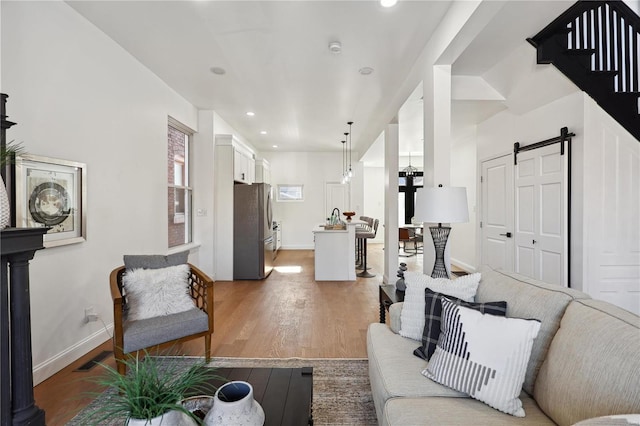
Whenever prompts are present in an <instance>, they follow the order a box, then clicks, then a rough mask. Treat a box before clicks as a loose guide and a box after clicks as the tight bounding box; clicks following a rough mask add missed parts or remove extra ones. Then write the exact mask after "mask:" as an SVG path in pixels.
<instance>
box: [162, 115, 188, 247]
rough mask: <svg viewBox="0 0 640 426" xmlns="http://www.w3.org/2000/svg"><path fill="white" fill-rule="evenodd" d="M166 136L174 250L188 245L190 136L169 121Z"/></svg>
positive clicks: (185, 129) (171, 242) (170, 219)
mask: <svg viewBox="0 0 640 426" xmlns="http://www.w3.org/2000/svg"><path fill="white" fill-rule="evenodd" d="M167 134H168V138H167V139H168V143H167V160H168V173H167V177H168V184H169V185H168V189H169V190H168V197H167V202H168V205H167V211H168V226H169V247H176V246H180V245H183V244H189V243H190V242H191V241H192V238H191V193H192V188H191V186H190V182H189V145H190V142H191V137H192V135H193V132H192V131H191V130H189V129H188V128H187V127H185V126H183V125H181V124H180V123H178V122H177V121H175V120H173V119H172V118H169V125H168V132H167Z"/></svg>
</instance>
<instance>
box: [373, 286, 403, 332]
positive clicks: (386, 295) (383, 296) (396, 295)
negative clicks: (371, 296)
mask: <svg viewBox="0 0 640 426" xmlns="http://www.w3.org/2000/svg"><path fill="white" fill-rule="evenodd" d="M379 298H380V323H382V324H384V323H385V322H386V315H385V314H386V311H388V310H389V306H391V305H393V304H394V303H398V302H404V292H403V291H398V290H396V286H395V284H386V285H384V284H383V285H381V286H380V294H379Z"/></svg>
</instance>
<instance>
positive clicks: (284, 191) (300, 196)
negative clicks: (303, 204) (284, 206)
mask: <svg viewBox="0 0 640 426" xmlns="http://www.w3.org/2000/svg"><path fill="white" fill-rule="evenodd" d="M302 190H303V185H278V194H277V200H278V201H303V200H304V192H303V191H302Z"/></svg>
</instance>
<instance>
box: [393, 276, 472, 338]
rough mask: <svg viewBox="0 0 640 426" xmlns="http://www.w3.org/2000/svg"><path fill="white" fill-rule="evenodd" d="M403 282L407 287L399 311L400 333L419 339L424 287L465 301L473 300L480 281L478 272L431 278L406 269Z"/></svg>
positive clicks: (421, 324)
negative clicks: (457, 276)
mask: <svg viewBox="0 0 640 426" xmlns="http://www.w3.org/2000/svg"><path fill="white" fill-rule="evenodd" d="M404 282H405V284H406V285H407V289H406V290H405V292H404V304H403V306H402V312H401V313H400V318H401V320H402V324H401V327H400V335H401V336H404V337H408V338H410V339H414V340H417V341H421V340H422V331H423V330H424V289H425V288H427V287H429V288H430V289H431V290H433V291H437V292H439V293H442V294H445V295H447V296H453V297H457V298H458V299H462V300H464V301H465V302H473V297H474V296H475V294H476V289H477V288H478V283H479V282H480V274H470V275H465V276H463V277H460V278H458V279H455V280H449V279H446V278H431V277H430V276H428V275H425V274H423V273H422V272H410V271H407V272H405V273H404Z"/></svg>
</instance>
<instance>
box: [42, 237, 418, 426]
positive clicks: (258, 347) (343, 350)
mask: <svg viewBox="0 0 640 426" xmlns="http://www.w3.org/2000/svg"><path fill="white" fill-rule="evenodd" d="M368 256H369V266H370V267H371V269H370V272H371V273H374V274H376V276H375V277H374V278H358V280H357V281H356V282H315V281H314V269H313V251H311V250H295V251H294V250H282V251H280V253H279V254H278V257H277V258H276V260H275V266H276V268H275V270H274V271H273V273H272V274H271V275H270V276H269V277H268V278H267V279H266V280H262V281H233V282H216V283H215V284H214V290H215V293H214V305H215V307H214V315H215V331H214V333H213V336H212V348H211V349H212V355H213V356H218V357H251V358H285V357H303V358H365V357H366V355H367V351H366V332H367V326H368V325H369V323H372V322H377V321H378V320H379V317H378V315H379V305H378V285H380V284H381V283H382V270H383V249H382V245H381V244H370V245H369V251H368ZM400 261H401V262H406V263H407V266H408V268H409V270H415V271H421V270H422V256H421V255H418V256H412V257H402V258H401V260H400ZM105 285H107V284H106V279H105ZM111 349H112V344H111V341H107V342H105V343H104V344H103V345H101V346H100V347H98V348H96V349H95V350H94V351H92V352H90V353H89V354H87V355H86V356H84V357H82V358H81V359H79V360H78V361H76V362H74V363H72V364H71V365H69V366H68V367H67V368H65V369H63V370H62V371H60V372H58V373H57V374H55V375H54V376H52V377H50V378H49V379H47V380H46V381H44V382H43V383H41V384H39V385H38V386H36V387H35V398H36V405H38V406H39V407H40V408H42V409H44V410H45V413H46V421H47V425H48V426H56V425H64V424H65V423H66V422H67V421H68V420H69V419H71V418H72V417H73V416H74V415H75V414H76V413H78V411H80V410H81V409H82V408H83V407H84V406H86V405H87V404H88V403H89V402H90V401H91V399H92V397H87V396H85V395H84V394H85V393H86V392H91V391H96V390H99V389H96V388H95V386H93V385H91V383H89V382H88V381H87V379H88V378H90V377H92V376H96V375H98V374H100V373H101V367H94V368H92V369H90V370H88V371H85V372H78V371H74V370H76V369H77V368H78V367H79V366H80V365H82V364H84V363H86V362H87V361H88V360H90V359H92V358H93V357H94V356H96V355H97V354H98V353H100V352H102V351H110V350H111ZM163 353H172V354H184V355H203V354H204V339H202V338H200V339H195V340H192V341H189V342H187V343H185V344H183V345H180V346H179V347H171V348H165V349H164V351H163ZM103 362H104V363H105V364H107V365H111V366H115V362H114V360H113V356H109V357H108V358H107V359H106V360H104V361H103Z"/></svg>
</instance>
